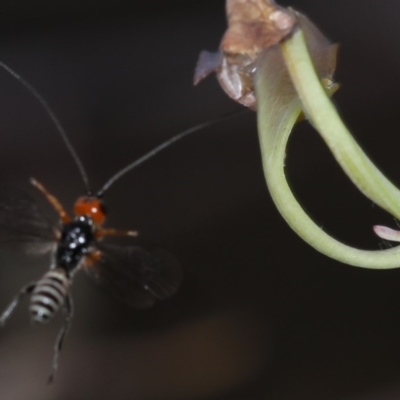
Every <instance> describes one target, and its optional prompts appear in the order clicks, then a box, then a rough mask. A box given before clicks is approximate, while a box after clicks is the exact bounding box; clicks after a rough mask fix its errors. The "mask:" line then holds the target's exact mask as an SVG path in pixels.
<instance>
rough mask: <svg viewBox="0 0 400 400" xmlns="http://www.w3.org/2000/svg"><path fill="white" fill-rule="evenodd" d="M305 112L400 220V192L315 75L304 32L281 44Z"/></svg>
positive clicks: (355, 177) (363, 187) (350, 170)
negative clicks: (355, 136) (361, 143)
mask: <svg viewBox="0 0 400 400" xmlns="http://www.w3.org/2000/svg"><path fill="white" fill-rule="evenodd" d="M281 49H282V54H283V57H284V60H285V63H286V67H287V69H288V71H289V74H290V77H291V80H292V82H293V85H294V86H295V88H296V91H297V93H298V95H299V97H300V100H301V102H302V109H303V111H304V112H305V113H306V115H307V116H308V118H309V120H310V121H311V122H312V123H313V125H314V126H315V128H316V130H317V131H318V132H319V133H320V135H321V136H322V138H323V139H324V140H325V142H326V144H327V145H328V146H329V148H330V149H331V151H332V153H333V155H334V157H335V158H336V160H337V162H338V163H339V164H340V166H341V167H342V168H343V170H344V171H345V173H346V174H347V175H348V176H349V178H350V179H351V180H352V181H353V183H354V184H355V185H356V186H357V187H358V188H359V190H360V191H362V192H363V193H364V194H365V196H367V197H368V198H369V199H371V200H372V201H373V202H375V203H376V204H377V205H379V206H380V207H381V208H383V209H384V210H386V211H387V212H389V213H390V214H392V215H394V216H395V217H396V218H398V219H400V191H399V189H397V188H396V187H395V186H394V185H393V184H392V183H391V182H390V181H389V180H388V179H387V178H386V177H385V176H384V175H383V174H382V173H381V172H380V171H379V170H378V168H377V167H376V166H375V165H374V164H373V163H372V162H371V160H370V159H369V158H368V157H367V156H366V155H365V153H364V152H363V150H362V149H361V147H360V146H359V145H358V144H357V142H356V141H355V140H354V138H353V137H352V135H351V133H350V132H349V130H348V129H347V128H346V126H345V125H344V123H343V121H342V120H341V118H340V116H339V114H338V112H337V110H336V108H335V106H334V105H333V104H332V102H331V100H330V99H329V97H328V96H327V95H326V93H325V90H324V89H323V87H322V86H321V83H320V81H319V79H318V77H317V75H316V73H315V70H314V67H313V64H312V61H311V59H310V56H309V53H308V51H307V46H306V43H305V41H304V37H303V34H302V32H301V30H298V31H297V32H296V33H295V34H294V35H293V36H292V37H291V38H290V39H289V40H286V41H284V42H283V43H282V45H281Z"/></svg>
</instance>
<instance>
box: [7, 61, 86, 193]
mask: <svg viewBox="0 0 400 400" xmlns="http://www.w3.org/2000/svg"><path fill="white" fill-rule="evenodd" d="M0 67H1V68H3V69H4V70H5V71H7V72H8V73H9V74H10V75H11V76H13V77H14V78H15V79H16V80H17V81H19V82H20V83H21V84H22V85H23V86H25V88H26V89H28V91H29V92H31V94H32V95H33V96H34V97H35V98H36V100H38V101H39V103H40V104H41V106H42V107H43V108H44V110H45V111H46V113H47V115H48V116H49V117H50V119H51V120H52V121H53V123H54V125H55V126H56V129H57V131H58V133H59V134H60V136H61V138H62V140H63V141H64V143H65V145H66V146H67V149H68V151H69V152H70V154H71V156H72V158H73V160H74V162H75V164H76V166H77V167H78V169H79V173H80V175H81V177H82V180H83V184H84V185H85V189H86V192H87V193H90V186H89V179H88V176H87V174H86V170H85V168H84V167H83V164H82V161H81V159H80V158H79V156H78V154H77V152H76V151H75V149H74V147H73V146H72V143H71V142H70V140H69V139H68V136H67V134H66V132H65V130H64V128H63V127H62V125H61V123H60V121H59V119H58V118H57V117H56V114H55V113H54V111H53V110H52V109H51V108H50V106H49V105H48V104H47V102H46V100H45V99H44V98H43V97H42V96H41V95H40V94H39V92H38V91H37V90H36V89H35V88H34V87H33V86H32V85H31V84H30V83H29V82H28V81H26V80H25V79H24V78H22V76H21V75H19V74H17V73H16V72H15V71H14V70H12V69H11V68H10V67H9V66H8V65H6V64H4V63H3V62H2V61H0Z"/></svg>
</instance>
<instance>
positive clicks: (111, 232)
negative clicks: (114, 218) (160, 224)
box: [94, 229, 139, 239]
mask: <svg viewBox="0 0 400 400" xmlns="http://www.w3.org/2000/svg"><path fill="white" fill-rule="evenodd" d="M138 234H139V233H138V231H119V230H118V229H98V230H96V232H95V234H94V235H95V237H96V239H101V238H103V237H104V236H134V237H136V236H138Z"/></svg>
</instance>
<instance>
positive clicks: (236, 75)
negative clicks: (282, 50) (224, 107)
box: [194, 0, 296, 110]
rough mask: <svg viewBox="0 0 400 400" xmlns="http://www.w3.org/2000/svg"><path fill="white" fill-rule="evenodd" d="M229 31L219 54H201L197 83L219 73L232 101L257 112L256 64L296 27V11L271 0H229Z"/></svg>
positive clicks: (219, 78)
mask: <svg viewBox="0 0 400 400" xmlns="http://www.w3.org/2000/svg"><path fill="white" fill-rule="evenodd" d="M226 12H227V18H228V29H227V30H226V32H225V34H224V36H223V38H222V41H221V44H220V50H219V51H218V52H217V53H209V52H206V51H203V52H201V54H200V57H199V61H198V63H197V66H196V71H195V77H194V83H195V84H197V83H199V82H200V81H201V80H202V79H204V78H205V77H206V76H208V75H209V74H210V73H212V72H216V74H217V78H218V81H219V83H220V85H221V87H222V88H223V90H224V91H225V92H226V93H227V94H228V96H229V97H231V98H232V99H233V100H235V101H237V102H239V103H241V104H243V105H244V106H246V107H249V108H251V109H253V110H255V109H256V100H255V95H254V87H253V74H254V72H255V62H256V60H257V58H258V56H259V55H260V53H261V52H262V51H264V50H265V49H268V48H269V47H271V46H273V45H275V44H277V43H279V42H280V41H281V40H282V39H283V38H285V37H286V36H288V35H289V34H290V33H292V32H293V30H294V29H295V27H296V14H295V13H294V11H292V10H289V9H285V8H283V7H280V6H278V5H276V3H275V2H274V1H268V0H227V2H226Z"/></svg>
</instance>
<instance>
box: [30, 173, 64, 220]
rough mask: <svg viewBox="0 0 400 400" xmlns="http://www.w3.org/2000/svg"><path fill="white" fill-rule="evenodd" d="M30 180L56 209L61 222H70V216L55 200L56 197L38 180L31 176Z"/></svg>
mask: <svg viewBox="0 0 400 400" xmlns="http://www.w3.org/2000/svg"><path fill="white" fill-rule="evenodd" d="M30 182H31V184H32V185H33V186H35V188H37V189H39V190H40V191H41V192H42V193H43V194H44V196H45V197H46V199H47V200H48V202H49V203H50V204H51V205H52V206H53V207H54V209H55V210H56V211H57V213H58V215H59V216H60V219H61V222H62V223H63V224H68V223H69V222H71V218H70V216H69V215H68V214H67V212H66V211H65V210H64V207H63V206H62V205H61V203H60V202H59V201H58V200H57V198H56V197H54V196H53V195H52V194H51V193H50V192H49V191H48V190H47V189H46V188H45V187H44V186H43V185H42V184H41V183H40V182H38V181H37V180H36V179H35V178H31V179H30Z"/></svg>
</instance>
